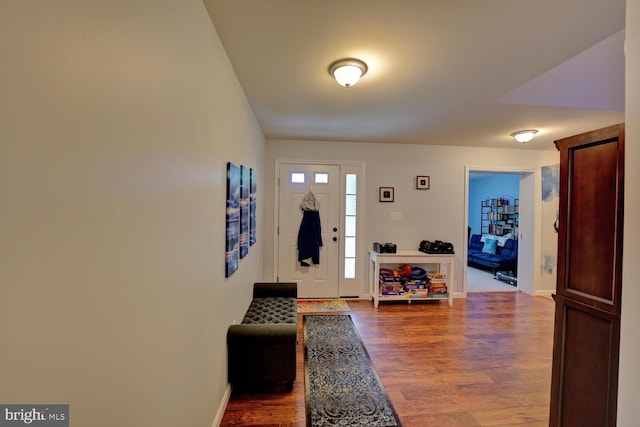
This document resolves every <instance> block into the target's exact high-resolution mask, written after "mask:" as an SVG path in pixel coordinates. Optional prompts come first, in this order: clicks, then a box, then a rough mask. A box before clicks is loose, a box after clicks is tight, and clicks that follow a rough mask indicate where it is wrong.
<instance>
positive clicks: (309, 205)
mask: <svg viewBox="0 0 640 427" xmlns="http://www.w3.org/2000/svg"><path fill="white" fill-rule="evenodd" d="M300 209H301V210H302V222H301V223H300V230H299V231H298V261H299V262H300V265H302V266H304V267H308V266H310V265H311V264H320V247H321V246H322V229H321V227H320V212H319V211H318V201H317V200H316V196H315V195H314V194H313V193H312V192H311V191H309V192H308V193H307V195H306V196H304V199H302V202H300Z"/></svg>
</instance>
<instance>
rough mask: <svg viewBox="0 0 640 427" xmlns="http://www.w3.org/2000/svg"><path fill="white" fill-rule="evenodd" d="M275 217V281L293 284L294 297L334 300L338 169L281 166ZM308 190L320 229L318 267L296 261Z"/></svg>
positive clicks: (337, 267)
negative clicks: (313, 199)
mask: <svg viewBox="0 0 640 427" xmlns="http://www.w3.org/2000/svg"><path fill="white" fill-rule="evenodd" d="M279 181H280V189H279V209H278V212H279V217H278V281H280V282H297V283H298V298H337V297H338V296H339V290H338V289H339V288H338V286H339V270H340V268H339V262H340V250H339V248H340V245H339V236H340V230H339V227H340V166H336V165H304V164H281V165H280V177H279ZM309 191H311V192H312V193H313V194H314V196H315V197H316V200H317V202H318V203H317V205H318V211H319V213H320V226H321V230H322V234H321V235H322V243H323V245H322V247H321V248H320V258H319V263H318V264H311V265H309V266H303V265H301V263H300V262H299V261H298V232H299V230H300V223H301V221H302V210H301V209H300V202H301V201H302V199H303V198H304V197H305V196H306V195H307V193H308V192H309Z"/></svg>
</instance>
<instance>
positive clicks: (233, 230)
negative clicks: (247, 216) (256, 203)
mask: <svg viewBox="0 0 640 427" xmlns="http://www.w3.org/2000/svg"><path fill="white" fill-rule="evenodd" d="M239 231H240V169H239V168H238V167H237V166H236V165H234V164H233V163H231V162H229V163H227V231H226V250H225V277H229V276H231V275H232V274H233V273H234V272H235V271H236V270H237V269H238V253H239V246H240V239H239Z"/></svg>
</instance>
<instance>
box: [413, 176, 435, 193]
mask: <svg viewBox="0 0 640 427" xmlns="http://www.w3.org/2000/svg"><path fill="white" fill-rule="evenodd" d="M430 181H431V179H430V178H429V177H428V176H417V177H416V189H417V190H428V189H429V188H430Z"/></svg>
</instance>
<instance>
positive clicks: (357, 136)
mask: <svg viewBox="0 0 640 427" xmlns="http://www.w3.org/2000/svg"><path fill="white" fill-rule="evenodd" d="M204 3H205V5H206V7H207V9H208V11H209V14H210V16H211V20H212V22H213V24H214V26H215V27H216V30H217V31H218V34H219V36H220V38H221V40H222V43H223V44H224V47H225V49H226V52H227V54H228V56H229V58H230V60H231V63H232V65H233V67H234V69H235V72H236V74H237V76H238V79H239V81H240V84H241V85H242V87H243V89H244V91H245V93H246V95H247V98H248V100H249V102H250V104H251V106H252V108H253V111H254V112H255V114H256V117H257V119H258V121H259V123H260V126H261V127H262V130H263V132H264V134H265V136H266V137H267V138H269V139H296V140H298V139H299V140H333V141H366V142H387V143H411V144H437V145H456V146H477V147H510V148H513V147H523V148H528V149H542V150H553V149H554V146H553V141H554V140H556V139H559V138H563V137H566V136H571V135H574V134H577V133H581V132H587V131H590V130H593V129H597V128H600V127H603V126H608V125H611V124H615V123H620V122H623V121H624V112H623V110H624V51H623V45H624V24H625V0H589V1H588V2H587V1H585V0H562V1H558V0H538V1H530V0H413V1H411V0H396V1H391V0H367V1H364V0H324V1H300V0H268V1H266V0H204ZM345 57H355V58H359V59H361V60H363V61H365V62H366V63H367V64H368V66H369V71H368V73H367V74H366V75H365V76H364V77H363V78H362V80H361V81H360V82H359V83H358V84H357V85H356V86H354V87H352V88H349V89H345V88H343V87H341V86H339V85H338V84H337V83H336V82H335V81H334V80H333V79H332V78H331V77H330V76H329V74H328V72H327V68H328V66H329V64H330V63H331V62H333V61H334V60H336V59H340V58H345ZM531 128H533V129H538V130H539V131H540V132H539V134H538V135H537V136H536V137H535V138H534V139H533V140H532V141H531V142H529V143H527V144H517V143H515V142H514V141H513V139H512V138H511V137H510V136H509V134H510V133H511V132H514V131H516V130H520V129H531Z"/></svg>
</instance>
